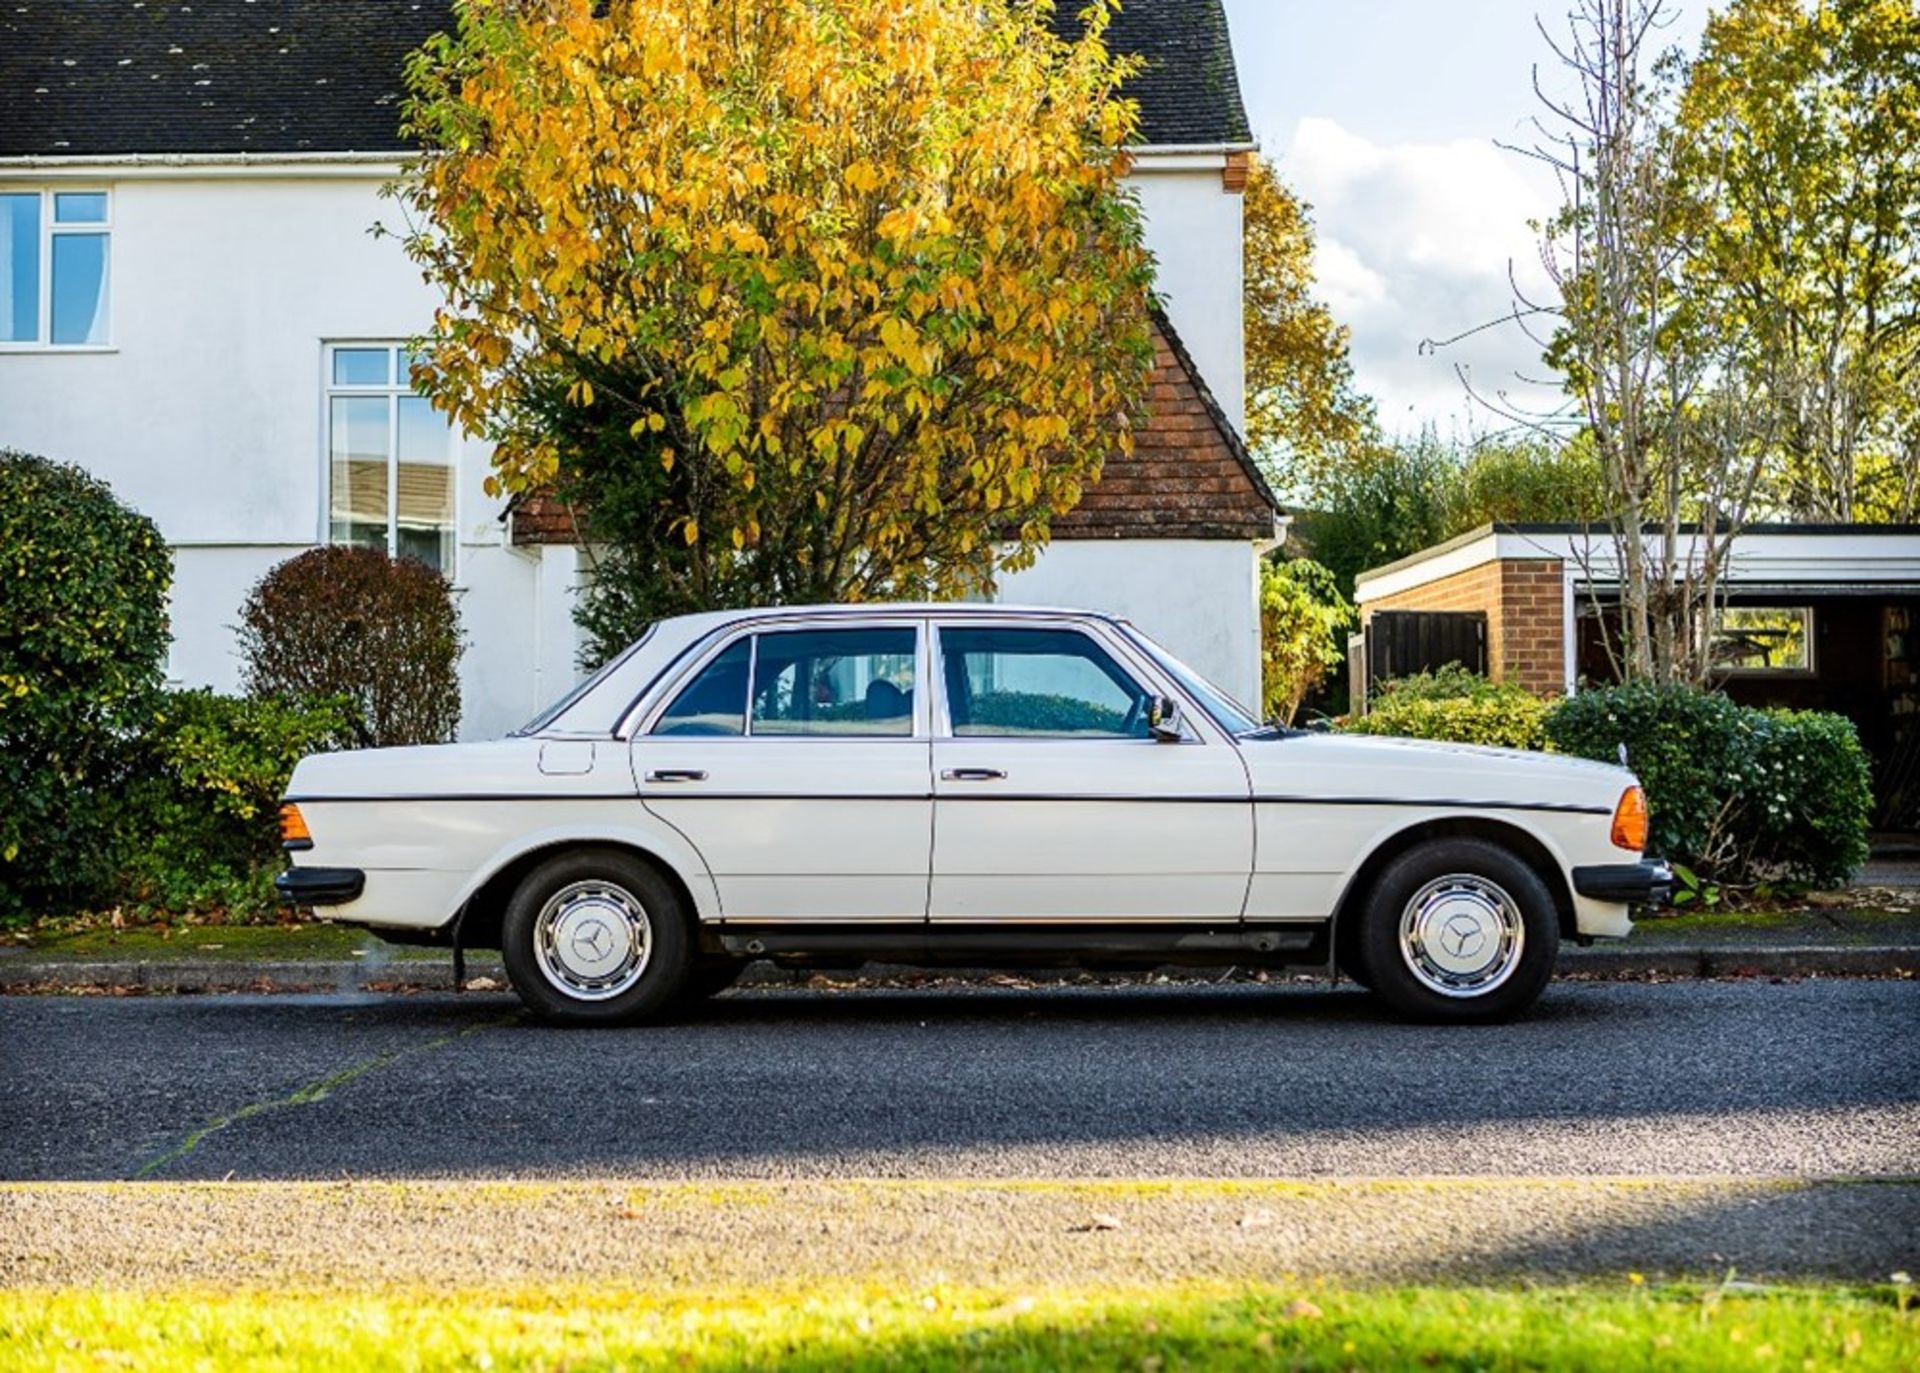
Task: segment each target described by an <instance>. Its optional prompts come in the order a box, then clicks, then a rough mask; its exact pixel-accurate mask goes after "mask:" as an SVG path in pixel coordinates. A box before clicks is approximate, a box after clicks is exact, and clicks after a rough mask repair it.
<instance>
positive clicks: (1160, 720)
mask: <svg viewBox="0 0 1920 1373" xmlns="http://www.w3.org/2000/svg"><path fill="white" fill-rule="evenodd" d="M1147 728H1148V729H1149V730H1151V731H1152V732H1153V737H1154V738H1155V739H1157V740H1159V741H1160V742H1161V743H1163V744H1177V743H1179V742H1180V739H1181V731H1180V703H1179V702H1178V701H1176V700H1173V699H1172V698H1170V697H1167V696H1151V697H1148V698H1147Z"/></svg>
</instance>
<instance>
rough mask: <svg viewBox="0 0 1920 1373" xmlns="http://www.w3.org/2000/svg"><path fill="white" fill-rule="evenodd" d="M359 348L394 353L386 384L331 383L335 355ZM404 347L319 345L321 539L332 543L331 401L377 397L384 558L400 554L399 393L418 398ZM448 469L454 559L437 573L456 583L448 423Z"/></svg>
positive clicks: (390, 343)
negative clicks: (380, 405) (382, 422)
mask: <svg viewBox="0 0 1920 1373" xmlns="http://www.w3.org/2000/svg"><path fill="white" fill-rule="evenodd" d="M358 348H384V349H386V350H387V351H388V352H389V353H390V354H391V355H392V356H391V362H392V364H393V371H392V373H391V376H390V379H389V380H388V382H387V384H386V385H384V386H375V385H368V384H361V385H353V384H348V383H341V382H335V381H334V379H333V358H334V354H335V353H338V352H352V351H353V350H355V349H358ZM406 351H407V340H406V339H392V338H387V339H380V338H359V339H348V338H342V339H328V340H327V341H326V342H325V343H323V344H322V345H321V347H320V538H319V542H320V543H321V544H322V545H323V546H331V545H333V544H334V543H335V542H336V540H335V539H334V537H333V401H334V398H335V397H336V396H381V397H384V398H385V399H386V401H387V556H388V557H389V558H392V557H396V556H398V552H399V542H400V397H402V396H417V395H419V394H420V393H419V392H418V391H415V390H414V389H413V385H412V383H411V382H409V381H407V380H406V379H404V378H403V377H401V376H400V357H401V355H402V354H403V353H405V352H406ZM447 468H448V470H449V471H450V472H451V473H452V474H453V475H452V478H451V481H452V486H453V515H452V521H453V523H452V525H451V526H450V529H449V532H450V533H451V534H452V536H453V538H452V549H453V551H452V557H451V563H450V565H449V566H447V567H443V568H441V569H440V575H441V576H443V577H445V578H446V579H447V580H448V581H449V582H451V583H453V584H454V585H455V586H458V585H459V584H460V578H459V571H460V447H459V435H458V434H456V433H455V432H454V428H453V426H452V425H451V424H449V425H448V426H447Z"/></svg>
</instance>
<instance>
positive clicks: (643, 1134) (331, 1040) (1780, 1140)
mask: <svg viewBox="0 0 1920 1373" xmlns="http://www.w3.org/2000/svg"><path fill="white" fill-rule="evenodd" d="M1436 1174H1441V1175H1467V1176H1474V1175H1480V1176H1486V1175H1508V1176H1512V1175H1536V1176H1538V1175H1548V1176H1568V1175H1583V1176H1630V1175H1648V1174H1660V1175H1701V1174H1718V1175H1728V1176H1736V1175H1749V1176H1750V1175H1770V1176H1782V1177H1822V1176H1826V1177H1831V1176H1836V1175H1844V1176H1860V1175H1866V1176H1906V1177H1911V1176H1913V1175H1916V1174H1920V985H1916V984H1914V983H1912V982H1898V981H1805V982H1795V983H1785V984H1779V985H1773V984H1768V983H1763V982H1695V983H1673V984H1664V985H1645V984H1625V983H1587V984H1581V983H1571V984H1567V983H1563V984H1559V985H1556V986H1555V987H1553V988H1552V989H1551V990H1550V992H1549V994H1548V996H1547V998H1546V999H1545V1001H1544V1002H1543V1003H1542V1005H1541V1006H1540V1008H1539V1009H1538V1011H1537V1012H1536V1013H1535V1014H1534V1015H1533V1016H1532V1017H1530V1018H1529V1019H1527V1020H1525V1021H1524V1022H1522V1023H1518V1024H1514V1025H1509V1026H1504V1027H1498V1028H1486V1029H1457V1028H1449V1029H1440V1028H1428V1027H1419V1026H1410V1025H1402V1024H1395V1023H1392V1022H1390V1021H1387V1020H1384V1019H1383V1018H1382V1017H1381V1014H1380V1012H1379V1011H1378V1010H1377V1008H1376V1006H1375V1005H1374V1003H1373V1002H1372V1001H1371V1000H1370V999H1369V998H1367V997H1365V996H1364V995H1361V994H1359V993H1357V992H1352V991H1329V990H1325V989H1316V988H1308V987H1287V988H1273V987H1257V986H1246V985H1239V986H1223V987H1201V988H1194V987H1191V986H1188V987H1178V986H1174V987H1137V988H1127V989H1088V990H1070V989H1062V990H1046V991H1033V990H997V989H986V988H972V989H965V990H956V991H915V992H898V991H891V992H890V991H877V990H876V991H858V992H832V993H828V992H817V991H793V990H781V991H749V992H736V993H733V994H730V995H728V996H726V997H723V998H721V999H720V1000H718V1001H716V1002H714V1003H712V1004H711V1005H709V1006H708V1007H705V1008H703V1009H702V1010H701V1011H700V1012H699V1013H698V1015H697V1016H695V1017H694V1018H691V1019H689V1020H687V1021H685V1022H683V1023H681V1024H677V1025H673V1026H668V1027H664V1028H654V1029H639V1030H624V1031H564V1030H555V1029H549V1028H544V1027H540V1026H535V1025H531V1024H528V1023H525V1022H523V1021H522V1020H521V1019H520V1017H519V1014H518V1010H517V1004H516V1003H515V1002H514V1001H513V1000H512V999H511V998H509V997H505V996H499V995H467V996H461V997H454V996H432V995H419V996H412V997H357V998H338V997H336V998H319V997H313V998H307V997H294V996H275V997H240V996H225V997H198V998H168V997H150V998H126V999H108V998H66V997H7V998H0V1177H5V1178H10V1179H63V1178H65V1179H111V1178H133V1177H149V1178H216V1179H217V1178H223V1177H226V1176H228V1175H232V1176H234V1177H236V1178H240V1179H256V1178H257V1179H276V1178H282V1179H284V1178H313V1179H339V1178H341V1177H343V1176H347V1177H354V1178H362V1177H374V1176H389V1177H402V1176H404V1177H473V1176H490V1177H501V1176H523V1177H542V1178H556V1177H609V1176H612V1177H630V1178H660V1179H666V1178H712V1177H730V1178H795V1177H801V1178H804V1177H819V1178H831V1177H876V1178H884V1177H949V1178H951V1177H977V1178H985V1177H1060V1178H1076V1177H1079V1178H1084V1177H1103V1176H1125V1177H1155V1176H1179V1177H1304V1176H1346V1177H1367V1176H1377V1177H1387V1176H1407V1175H1417V1176H1425V1175H1436Z"/></svg>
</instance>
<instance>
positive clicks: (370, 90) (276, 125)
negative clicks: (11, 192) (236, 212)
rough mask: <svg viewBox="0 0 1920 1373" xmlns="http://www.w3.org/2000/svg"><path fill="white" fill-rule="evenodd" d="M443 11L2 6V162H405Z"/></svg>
mask: <svg viewBox="0 0 1920 1373" xmlns="http://www.w3.org/2000/svg"><path fill="white" fill-rule="evenodd" d="M446 18H447V6H446V3H445V0H0V100H4V101H5V106H4V113H0V157H17V156H20V155H23V154H35V153H38V154H43V155H47V156H56V157H57V156H67V157H76V156H81V155H84V154H89V153H239V152H250V153H310V152H332V153H343V152H376V153H377V152H399V151H402V150H404V149H405V147H406V144H405V143H404V142H403V141H402V139H401V137H400V131H399V118H400V115H399V111H400V99H401V96H402V95H403V94H404V92H403V89H402V81H401V65H402V63H403V62H404V61H405V59H406V55H407V54H408V53H409V52H411V51H412V50H413V49H414V48H416V47H418V46H419V45H420V44H421V43H422V42H423V41H425V40H426V38H427V37H428V36H429V35H431V34H432V33H433V32H434V31H435V30H437V29H439V28H440V27H441V26H442V25H444V24H445V22H446Z"/></svg>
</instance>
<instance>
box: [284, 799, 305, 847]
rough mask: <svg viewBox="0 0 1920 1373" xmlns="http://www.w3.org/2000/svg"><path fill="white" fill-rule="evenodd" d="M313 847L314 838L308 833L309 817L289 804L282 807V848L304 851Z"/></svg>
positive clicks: (298, 808) (291, 803)
mask: <svg viewBox="0 0 1920 1373" xmlns="http://www.w3.org/2000/svg"><path fill="white" fill-rule="evenodd" d="M312 845H313V836H312V835H311V834H309V833H307V817H306V816H304V815H302V814H301V813H300V807H298V806H296V805H294V804H293V802H291V801H289V802H287V804H286V805H284V806H282V807H280V847H281V848H285V849H295V848H300V849H304V848H310V847H312Z"/></svg>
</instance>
